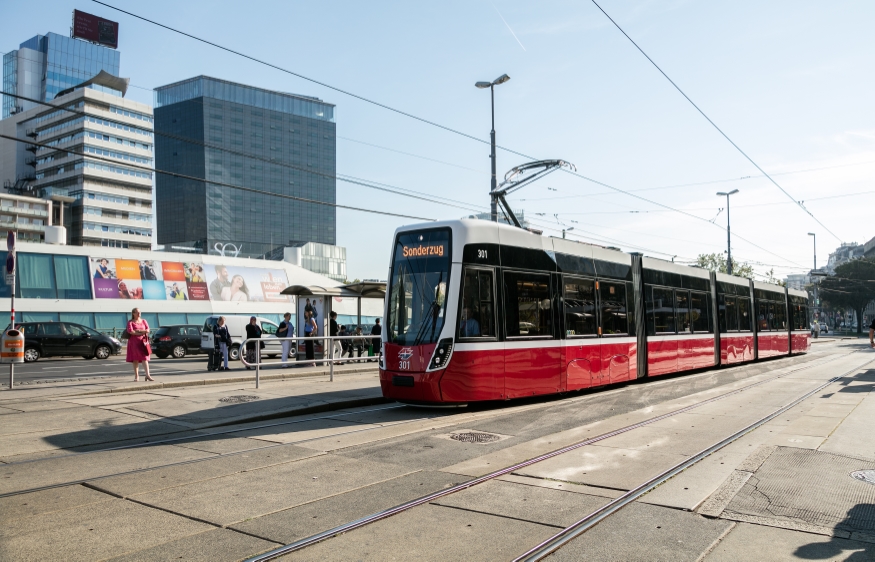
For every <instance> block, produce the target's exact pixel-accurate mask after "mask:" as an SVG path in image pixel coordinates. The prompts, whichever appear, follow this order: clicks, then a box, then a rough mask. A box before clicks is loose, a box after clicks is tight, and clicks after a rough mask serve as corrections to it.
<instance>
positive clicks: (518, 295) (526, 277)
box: [502, 271, 562, 398]
mask: <svg viewBox="0 0 875 562" xmlns="http://www.w3.org/2000/svg"><path fill="white" fill-rule="evenodd" d="M556 280H558V276H557V277H556ZM502 281H503V289H504V290H503V297H504V307H503V308H504V321H505V333H506V334H507V339H506V341H505V377H504V386H505V394H506V396H507V398H520V397H523V396H533V395H536V394H551V393H555V392H559V391H561V388H562V387H561V381H560V373H561V357H562V348H561V344H562V342H561V341H560V340H559V338H558V335H559V334H558V331H557V330H556V329H554V326H556V325H558V322H556V320H557V319H554V318H553V316H554V314H555V313H556V307H555V306H554V303H555V302H556V301H557V300H558V294H559V293H558V290H559V287H558V283H554V279H551V275H550V274H549V273H533V272H522V271H504V272H503V273H502Z"/></svg>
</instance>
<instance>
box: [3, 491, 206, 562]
mask: <svg viewBox="0 0 875 562" xmlns="http://www.w3.org/2000/svg"><path fill="white" fill-rule="evenodd" d="M212 528H213V527H211V526H210V525H206V524H205V523H199V522H196V521H192V520H191V519H186V518H185V517H179V516H177V515H173V514H170V513H167V512H165V511H161V510H158V509H151V508H148V507H145V506H142V505H139V504H136V503H133V502H129V501H126V500H119V499H113V500H110V501H107V502H100V503H94V504H90V505H85V506H80V507H76V508H73V509H66V510H63V511H56V512H52V513H45V514H42V515H36V516H33V517H25V518H21V519H15V520H10V521H6V522H5V523H4V524H3V525H2V526H0V559H2V560H58V559H60V558H63V559H66V560H102V559H105V558H108V557H110V556H114V555H116V554H119V553H122V552H130V551H131V550H134V549H137V548H140V549H142V548H149V547H152V546H155V545H158V544H161V543H164V542H167V541H172V540H176V539H179V538H182V537H185V536H188V535H194V534H196V533H201V532H203V531H207V530H209V529H212Z"/></svg>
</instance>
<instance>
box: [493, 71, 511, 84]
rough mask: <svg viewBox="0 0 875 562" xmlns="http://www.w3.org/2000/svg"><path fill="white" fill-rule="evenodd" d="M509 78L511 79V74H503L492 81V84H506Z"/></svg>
mask: <svg viewBox="0 0 875 562" xmlns="http://www.w3.org/2000/svg"><path fill="white" fill-rule="evenodd" d="M508 80H510V76H508V75H507V74H502V75H501V76H499V77H498V78H496V79H495V81H494V82H492V85H493V86H498V85H499V84H504V83H505V82H507V81H508Z"/></svg>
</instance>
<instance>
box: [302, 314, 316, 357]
mask: <svg viewBox="0 0 875 562" xmlns="http://www.w3.org/2000/svg"><path fill="white" fill-rule="evenodd" d="M318 335H319V327H318V326H317V325H316V320H314V319H313V317H312V316H311V314H310V313H309V312H306V311H305V312H304V338H305V339H304V349H305V350H306V352H307V360H308V361H310V366H311V367H315V366H316V361H315V359H316V350H315V348H314V345H313V339H312V338H315V337H317V336H318Z"/></svg>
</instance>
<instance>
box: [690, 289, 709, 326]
mask: <svg viewBox="0 0 875 562" xmlns="http://www.w3.org/2000/svg"><path fill="white" fill-rule="evenodd" d="M708 301H709V299H708V295H707V294H706V293H698V292H696V291H690V320H692V321H693V331H694V332H708V333H711V332H713V331H714V326H712V325H711V307H710V306H709V302H708Z"/></svg>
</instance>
